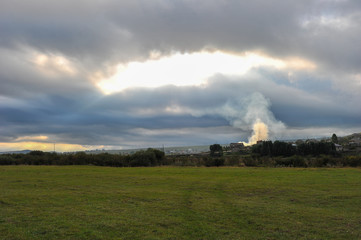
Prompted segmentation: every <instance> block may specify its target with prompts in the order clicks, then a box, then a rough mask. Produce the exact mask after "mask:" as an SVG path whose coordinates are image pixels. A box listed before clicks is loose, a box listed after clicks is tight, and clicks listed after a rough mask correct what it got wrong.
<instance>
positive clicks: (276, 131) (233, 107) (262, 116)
mask: <svg viewBox="0 0 361 240" xmlns="http://www.w3.org/2000/svg"><path fill="white" fill-rule="evenodd" d="M270 106H271V102H270V101H269V100H268V99H267V98H265V97H264V96H263V94H261V93H259V92H255V93H252V94H250V95H248V96H242V97H239V98H237V99H232V100H229V101H227V103H226V104H225V105H224V106H222V107H221V108H218V109H217V112H218V114H219V115H221V116H223V117H225V118H226V119H227V120H228V121H229V122H230V124H231V125H232V126H233V127H235V128H239V129H241V130H242V131H243V132H251V131H252V135H251V136H250V137H248V143H245V142H243V143H244V144H245V145H252V144H255V143H257V141H259V140H267V139H270V138H273V137H275V136H280V135H281V134H282V133H283V132H284V131H285V129H286V126H285V125H284V124H283V123H282V122H281V121H279V120H277V119H276V118H275V116H274V115H273V113H272V111H271V110H270Z"/></svg>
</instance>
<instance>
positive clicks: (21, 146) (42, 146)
mask: <svg viewBox="0 0 361 240" xmlns="http://www.w3.org/2000/svg"><path fill="white" fill-rule="evenodd" d="M102 148H104V146H103V145H99V146H92V147H91V148H89V147H88V146H83V145H79V144H67V143H56V144H54V143H46V142H36V141H30V140H29V141H24V142H0V152H6V151H20V150H32V151H34V150H40V151H44V152H51V151H54V149H55V151H56V152H73V151H85V150H93V149H102Z"/></svg>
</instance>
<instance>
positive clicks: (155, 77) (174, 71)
mask: <svg viewBox="0 0 361 240" xmlns="http://www.w3.org/2000/svg"><path fill="white" fill-rule="evenodd" d="M259 66H268V67H274V68H279V69H280V68H287V67H291V68H294V69H304V68H313V67H314V65H313V64H312V63H310V62H308V61H306V60H302V59H296V58H293V59H290V60H289V61H287V60H281V59H275V58H271V57H267V56H263V55H260V54H256V53H251V52H247V53H245V54H243V55H236V54H230V53H225V52H221V51H216V52H206V51H202V52H195V53H186V54H181V53H176V54H173V55H171V56H166V57H161V58H158V59H151V60H147V61H144V62H129V63H127V64H119V65H118V66H117V67H116V69H117V70H116V73H115V74H114V75H113V76H111V77H110V78H107V79H100V80H99V81H98V83H97V86H98V87H99V88H100V89H101V90H102V91H103V92H104V93H105V94H111V93H114V92H117V91H122V90H124V89H127V88H131V87H149V88H151V87H160V86H164V85H175V86H192V85H196V86H197V85H198V86H199V85H202V84H204V83H206V80H207V79H208V78H209V77H211V76H213V75H215V74H217V73H219V74H225V75H243V74H245V73H246V72H248V71H249V70H250V69H251V68H253V67H259Z"/></svg>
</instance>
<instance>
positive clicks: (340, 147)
mask: <svg viewBox="0 0 361 240" xmlns="http://www.w3.org/2000/svg"><path fill="white" fill-rule="evenodd" d="M335 148H336V151H338V152H339V151H342V150H343V147H342V145H340V144H337V143H335Z"/></svg>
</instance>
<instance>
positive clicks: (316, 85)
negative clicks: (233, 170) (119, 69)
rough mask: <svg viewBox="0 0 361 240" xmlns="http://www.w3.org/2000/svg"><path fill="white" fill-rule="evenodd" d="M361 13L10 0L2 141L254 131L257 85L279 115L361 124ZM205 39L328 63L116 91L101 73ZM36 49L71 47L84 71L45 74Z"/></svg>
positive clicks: (1, 44) (291, 123) (300, 5)
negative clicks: (101, 84)
mask: <svg viewBox="0 0 361 240" xmlns="http://www.w3.org/2000/svg"><path fill="white" fill-rule="evenodd" d="M360 18H361V4H360V1H331V0H330V1H325V0H323V1H321V0H320V1H311V0H307V1H281V0H274V1H266V0H264V1H261V0H257V1H231V0H229V1H215V0H209V1H201V2H195V1H188V0H176V1H166V0H158V1H146V0H143V1H133V0H131V1H111V0H104V1H91V2H90V1H76V2H74V1H36V0H33V1H17V0H14V1H1V3H0V101H1V102H0V124H1V125H0V138H1V139H0V141H14V140H16V138H17V137H19V136H24V135H39V134H45V135H49V136H51V137H52V139H56V140H57V141H63V142H69V143H79V144H90V145H96V144H106V145H126V144H129V145H131V144H133V145H136V144H137V142H139V144H146V143H149V142H159V143H160V142H162V141H163V142H164V141H169V142H172V143H173V144H183V145H185V144H186V143H188V142H189V143H202V144H208V143H210V142H212V141H217V139H220V140H219V141H220V142H221V141H224V142H227V141H237V140H246V139H247V137H248V136H249V134H250V126H249V124H250V123H247V122H245V121H243V120H242V121H241V122H239V124H238V125H245V126H246V127H244V129H242V128H239V126H236V124H235V122H237V119H238V118H240V119H242V117H244V114H243V112H244V111H245V108H246V107H247V106H246V105H245V104H243V102H245V100H244V99H247V98H251V97H252V96H253V94H255V93H259V94H260V96H262V97H263V98H264V99H265V100H266V101H268V102H269V105H267V108H266V110H265V111H266V112H267V111H269V112H268V114H269V115H268V116H269V117H270V119H272V118H273V120H272V122H273V123H274V124H277V123H278V122H282V123H283V124H285V125H286V126H288V127H290V128H313V127H321V126H327V127H330V128H332V127H335V128H350V129H351V128H352V129H357V128H358V127H361V126H360V124H361V111H360V110H359V109H357V104H358V103H359V102H360V101H361V97H360V94H359V93H360V92H361V84H360V82H361V71H360V69H361V48H360V47H359V39H361V24H359V23H360V20H361V19H360ZM204 48H210V49H221V50H224V51H232V52H235V53H243V52H245V51H261V52H263V53H266V54H268V55H269V56H271V57H274V58H283V57H290V56H298V57H302V58H305V59H308V60H309V61H312V62H314V63H315V64H316V65H317V67H318V68H317V69H316V70H315V71H311V72H309V71H301V70H300V71H294V72H293V74H294V76H295V79H296V80H295V81H290V79H289V75H288V74H289V72H288V71H287V70H285V71H283V70H275V69H269V68H268V69H264V68H256V69H253V70H252V71H251V72H250V73H249V74H248V75H246V76H243V77H235V76H223V75H216V76H213V77H212V78H210V79H209V80H208V85H207V86H206V87H202V88H200V87H196V86H188V87H175V86H163V87H160V88H156V89H145V88H138V89H128V90H126V91H124V92H121V93H116V94H113V95H109V96H104V95H103V94H102V93H101V92H100V91H99V89H97V88H96V87H95V86H94V83H93V82H92V81H91V80H90V76H91V75H92V74H93V73H94V72H96V71H101V72H103V73H105V74H106V73H109V72H111V69H112V67H114V65H116V64H117V63H119V62H127V61H135V60H144V59H146V58H147V57H148V56H149V54H150V52H152V51H155V52H159V53H161V54H165V55H166V54H170V53H172V52H174V51H180V52H192V51H198V50H201V49H204ZM32 52H36V53H41V54H45V55H46V56H52V55H60V56H65V57H67V59H69V60H70V61H71V63H72V64H73V65H74V66H75V67H76V69H77V72H76V73H75V74H67V73H62V72H57V74H55V75H56V76H55V77H54V76H51V77H49V75H46V74H45V75H44V74H42V73H41V72H39V71H38V70H37V69H36V66H35V65H34V62H32V60H31V57H30V55H31V54H32ZM29 54H30V55H29ZM48 70H51V66H50V65H49V66H48ZM237 104H239V105H238V106H237ZM227 107H229V108H231V110H232V111H233V112H232V114H231V115H230V113H229V112H228V113H227V112H226V110H225V109H226V108H227ZM235 111H239V116H238V115H237V114H235V113H234V112H235ZM242 114H243V115H242ZM270 121H271V120H270ZM192 133H194V134H193V135H192ZM279 137H281V136H279ZM127 141H128V143H127ZM115 143H116V144H115Z"/></svg>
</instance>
